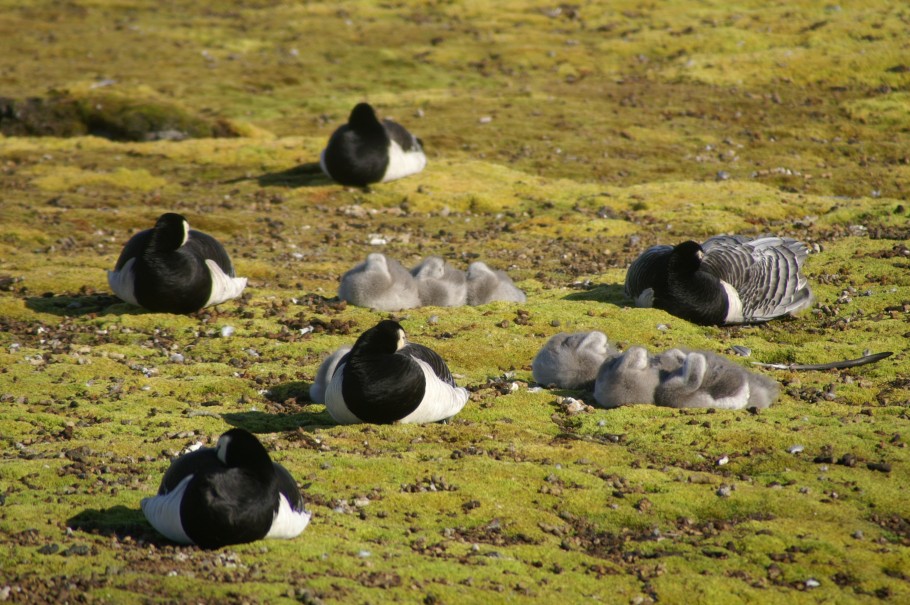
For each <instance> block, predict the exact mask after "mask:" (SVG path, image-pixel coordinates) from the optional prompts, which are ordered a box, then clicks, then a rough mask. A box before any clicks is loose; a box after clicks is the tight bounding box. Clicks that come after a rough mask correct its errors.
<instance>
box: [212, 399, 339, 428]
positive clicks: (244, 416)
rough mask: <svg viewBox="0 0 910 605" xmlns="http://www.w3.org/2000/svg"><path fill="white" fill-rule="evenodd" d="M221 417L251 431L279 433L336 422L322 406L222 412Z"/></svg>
mask: <svg viewBox="0 0 910 605" xmlns="http://www.w3.org/2000/svg"><path fill="white" fill-rule="evenodd" d="M221 418H222V419H223V420H224V421H225V422H227V423H228V424H230V425H231V426H236V427H240V428H242V429H246V430H248V431H249V432H251V433H280V432H284V431H296V430H297V429H303V430H310V429H315V428H327V427H331V426H335V425H336V424H337V423H336V422H335V421H334V420H332V417H331V416H329V413H328V412H326V411H325V408H323V407H322V406H319V407H318V408H317V409H314V410H313V411H309V410H304V411H301V412H294V413H289V414H274V413H270V412H233V413H230V414H222V415H221Z"/></svg>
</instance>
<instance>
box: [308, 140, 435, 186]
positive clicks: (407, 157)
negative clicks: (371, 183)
mask: <svg viewBox="0 0 910 605" xmlns="http://www.w3.org/2000/svg"><path fill="white" fill-rule="evenodd" d="M319 163H320V165H322V159H321V158H320V160H319ZM426 165H427V156H426V154H425V153H424V152H423V149H421V148H420V147H419V146H418V147H417V148H416V149H415V150H413V151H405V150H403V149H402V148H401V145H399V144H398V143H397V142H395V141H391V145H389V165H388V166H387V167H386V170H385V174H384V175H383V177H382V182H383V183H387V182H388V181H394V180H395V179H401V178H404V177H406V176H410V175H412V174H417V173H418V172H420V171H421V170H423V169H424V167H425V166H426ZM323 170H325V168H323Z"/></svg>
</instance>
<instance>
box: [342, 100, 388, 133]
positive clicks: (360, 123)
mask: <svg viewBox="0 0 910 605" xmlns="http://www.w3.org/2000/svg"><path fill="white" fill-rule="evenodd" d="M348 124H349V125H350V126H351V128H353V129H354V130H355V131H358V132H362V131H366V130H382V124H380V122H379V118H377V117H376V111H375V110H374V109H373V107H372V106H371V105H370V104H369V103H358V104H357V105H355V106H354V109H352V110H351V115H350V117H348Z"/></svg>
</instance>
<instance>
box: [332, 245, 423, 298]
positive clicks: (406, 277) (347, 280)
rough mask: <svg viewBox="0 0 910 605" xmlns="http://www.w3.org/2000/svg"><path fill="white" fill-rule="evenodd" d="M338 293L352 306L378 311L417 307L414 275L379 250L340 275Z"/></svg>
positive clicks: (418, 296) (417, 296)
mask: <svg viewBox="0 0 910 605" xmlns="http://www.w3.org/2000/svg"><path fill="white" fill-rule="evenodd" d="M338 296H339V297H340V298H342V299H343V300H346V301H348V302H349V303H351V304H352V305H357V306H358V307H367V308H370V309H376V310H377V311H400V310H402V309H412V308H414V307H419V306H420V294H419V292H418V289H417V282H415V281H414V277H413V276H412V275H411V274H410V272H409V271H408V270H407V269H405V268H404V267H403V266H402V265H401V263H399V262H398V261H396V260H395V259H392V258H387V257H386V256H385V255H384V254H380V253H378V252H374V253H372V254H370V255H368V256H367V259H366V260H365V261H364V262H362V263H360V264H359V265H357V266H355V267H354V268H353V269H351V270H350V271H348V272H347V273H345V274H344V275H343V276H341V285H340V286H339V287H338Z"/></svg>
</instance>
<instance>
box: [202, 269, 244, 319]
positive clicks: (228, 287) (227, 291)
mask: <svg viewBox="0 0 910 605" xmlns="http://www.w3.org/2000/svg"><path fill="white" fill-rule="evenodd" d="M205 264H206V265H208V267H209V273H211V275H212V293H211V295H209V299H208V301H207V302H206V303H205V306H206V307H211V306H212V305H218V304H221V303H223V302H224V301H226V300H231V299H232V298H237V297H238V296H240V294H241V293H243V289H244V288H245V287H246V278H245V277H231V276H229V275H228V274H227V273H225V272H224V271H222V270H221V267H219V266H218V263H216V262H215V261H213V260H212V259H210V258H209V259H206V261H205Z"/></svg>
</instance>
